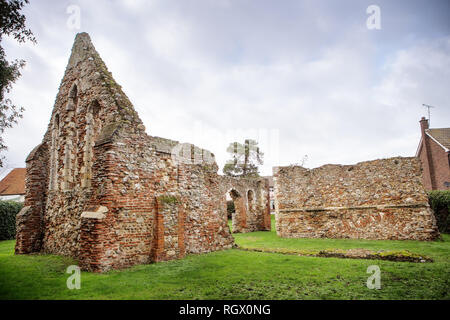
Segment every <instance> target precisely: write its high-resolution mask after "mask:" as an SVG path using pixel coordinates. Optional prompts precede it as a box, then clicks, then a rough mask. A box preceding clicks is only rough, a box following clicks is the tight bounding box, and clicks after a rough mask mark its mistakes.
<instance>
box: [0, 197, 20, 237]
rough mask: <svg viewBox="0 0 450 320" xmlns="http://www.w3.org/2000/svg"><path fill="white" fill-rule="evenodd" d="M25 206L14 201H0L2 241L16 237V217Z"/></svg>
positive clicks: (0, 233)
mask: <svg viewBox="0 0 450 320" xmlns="http://www.w3.org/2000/svg"><path fill="white" fill-rule="evenodd" d="M22 207H23V204H22V203H18V202H14V201H0V240H10V239H14V238H15V237H16V215H17V214H18V213H19V211H20V210H21V209H22Z"/></svg>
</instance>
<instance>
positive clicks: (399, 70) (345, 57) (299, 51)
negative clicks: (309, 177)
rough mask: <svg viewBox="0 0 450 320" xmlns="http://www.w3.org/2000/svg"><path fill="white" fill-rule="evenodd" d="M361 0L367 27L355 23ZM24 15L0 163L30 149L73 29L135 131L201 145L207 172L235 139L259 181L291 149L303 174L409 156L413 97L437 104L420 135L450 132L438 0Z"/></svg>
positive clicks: (291, 159) (93, 8) (448, 79)
mask: <svg viewBox="0 0 450 320" xmlns="http://www.w3.org/2000/svg"><path fill="white" fill-rule="evenodd" d="M373 4H374V5H377V6H379V8H380V18H381V20H380V26H381V29H379V30H378V29H368V28H367V24H366V21H367V19H368V18H369V16H371V14H368V13H367V12H366V9H367V7H368V6H369V5H373ZM71 5H76V6H78V8H79V9H80V28H79V29H77V28H76V23H75V24H74V21H76V20H73V18H74V15H73V12H74V11H70V10H69V11H70V12H72V14H70V13H67V10H68V8H69V7H70V6H71ZM24 13H25V14H26V16H27V22H28V26H29V27H30V28H31V29H32V31H33V32H34V34H35V36H36V38H37V41H38V43H37V44H36V45H32V44H25V45H18V44H17V43H16V42H14V41H13V40H11V39H4V41H3V43H2V44H3V45H4V46H5V49H6V52H7V54H8V58H9V59H15V58H20V59H24V60H26V61H27V65H26V67H25V69H24V70H23V73H22V77H21V79H20V80H19V81H18V82H17V83H16V84H15V85H14V88H13V91H12V93H11V95H10V97H11V99H12V100H13V101H14V102H15V103H16V104H18V105H23V106H24V107H25V108H26V111H25V113H24V118H23V119H21V120H20V122H19V124H18V125H17V126H16V127H15V128H13V129H10V130H9V131H7V133H6V135H5V140H6V143H7V145H8V146H9V150H8V152H7V153H6V154H5V155H6V166H7V168H11V167H24V166H25V163H24V161H25V158H26V156H27V155H28V153H29V152H30V151H31V150H32V149H33V147H34V146H36V145H37V144H39V143H40V142H41V140H42V137H43V135H44V133H45V130H46V129H47V125H48V121H49V120H50V115H51V111H52V108H53V104H54V101H55V97H56V94H57V90H58V87H59V84H60V81H61V79H62V77H63V74H64V70H65V67H66V64H67V62H68V59H69V55H70V49H71V47H72V44H73V40H74V37H75V34H76V33H77V32H83V31H84V32H88V33H89V34H90V36H91V39H92V41H93V44H94V46H95V47H96V49H97V51H98V52H99V53H100V56H101V57H102V58H103V60H104V61H105V63H106V65H107V66H108V68H109V70H110V71H111V72H112V74H113V76H114V78H115V79H116V81H117V82H118V83H119V84H120V85H121V86H122V88H123V90H124V92H125V93H126V94H127V95H128V97H129V98H130V100H131V102H132V103H133V104H134V106H135V108H136V110H137V111H138V113H139V115H140V117H141V119H142V120H143V122H144V124H145V125H146V129H147V133H148V134H150V135H155V136H161V137H165V138H170V139H174V140H178V141H180V142H191V143H194V144H196V145H198V146H200V147H202V148H206V149H209V150H210V151H212V152H213V153H214V154H215V155H216V159H217V162H218V164H219V167H220V168H222V167H223V164H224V163H225V161H226V159H227V154H226V147H227V144H228V143H229V142H232V141H234V140H236V139H238V140H239V141H243V140H244V139H245V138H253V139H256V140H258V141H259V142H260V145H261V148H262V150H263V151H264V152H265V164H264V166H263V167H262V174H264V175H270V174H271V172H272V166H276V165H289V164H292V163H301V162H302V159H303V157H304V155H307V156H308V159H307V160H306V161H305V162H304V166H305V167H308V168H313V167H317V166H320V165H323V164H327V163H341V164H351V163H356V162H359V161H364V160H372V159H377V158H385V157H392V156H414V155H415V152H416V148H417V145H418V143H419V139H420V130H419V122H418V121H419V120H420V118H421V117H422V116H425V115H426V109H425V108H424V107H422V103H427V104H430V105H433V106H436V108H434V109H432V114H431V126H432V127H436V128H439V127H450V1H448V0H442V1H438V0H427V1H425V0H423V1H411V0H407V1H406V0H405V1H400V0H389V1H379V0H371V1H364V0H354V1H342V0H341V1H331V0H329V1H318V0H311V1H299V0H292V1H289V0H283V1H275V0H267V1H263V0H193V1H186V0H179V1H175V0H152V1H147V0H146V1H143V0H142V1H137V0H136V1H132V0H129V1H125V0H124V1H118V0H117V1H114V0H109V1H108V0H100V1H98V0H97V1H88V0H85V1H76V0H73V1H54V0H47V1H45V0H39V1H32V2H31V3H30V4H29V5H28V6H27V7H26V8H25V9H24ZM74 27H75V28H74ZM0 170H3V174H4V173H6V172H7V171H9V170H6V172H5V168H4V169H0ZM220 171H221V170H220Z"/></svg>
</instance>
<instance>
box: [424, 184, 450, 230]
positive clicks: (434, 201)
mask: <svg viewBox="0 0 450 320" xmlns="http://www.w3.org/2000/svg"><path fill="white" fill-rule="evenodd" d="M428 196H429V201H430V206H431V208H432V209H433V211H434V215H435V216H436V221H437V225H438V228H439V232H442V233H450V216H449V214H448V213H449V211H450V190H433V191H430V192H429V193H428Z"/></svg>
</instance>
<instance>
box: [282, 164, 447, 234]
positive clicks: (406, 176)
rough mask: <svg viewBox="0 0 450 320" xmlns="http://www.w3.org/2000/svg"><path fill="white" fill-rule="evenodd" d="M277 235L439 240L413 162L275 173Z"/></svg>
mask: <svg viewBox="0 0 450 320" xmlns="http://www.w3.org/2000/svg"><path fill="white" fill-rule="evenodd" d="M274 183H275V207H276V228H277V234H278V235H279V236H281V237H286V238H289V237H293V238H295V237H297V238H356V239H415V240H433V239H435V238H436V237H437V236H438V234H439V233H438V230H437V227H436V221H435V218H434V215H433V213H432V211H431V209H430V207H429V205H428V197H427V194H426V192H425V190H424V187H423V184H422V175H421V167H420V161H419V160H418V159H417V158H401V157H397V158H391V159H382V160H375V161H366V162H361V163H358V164H356V165H325V166H322V167H319V168H316V169H312V170H309V169H305V168H302V167H298V166H290V167H276V168H274Z"/></svg>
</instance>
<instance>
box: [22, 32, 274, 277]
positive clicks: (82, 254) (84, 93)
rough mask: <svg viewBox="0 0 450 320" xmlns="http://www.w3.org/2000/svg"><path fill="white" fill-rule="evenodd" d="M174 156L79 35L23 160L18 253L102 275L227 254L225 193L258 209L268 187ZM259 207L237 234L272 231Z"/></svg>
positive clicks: (189, 151) (197, 156) (199, 157)
mask: <svg viewBox="0 0 450 320" xmlns="http://www.w3.org/2000/svg"><path fill="white" fill-rule="evenodd" d="M179 146H181V144H179V143H178V142H177V141H172V140H168V139H164V138H159V137H151V136H149V135H147V134H146V133H145V127H144V126H143V125H142V121H141V120H140V119H139V117H138V115H137V113H136V112H135V110H134V108H133V106H132V105H131V103H130V101H129V100H128V98H127V97H126V95H125V94H124V93H123V91H122V90H121V88H120V86H119V85H117V84H116V83H115V81H114V79H113V78H112V76H111V74H110V73H109V72H108V71H107V69H106V66H105V64H104V63H103V61H102V60H101V59H100V57H99V55H98V53H97V52H96V51H95V49H94V47H93V45H92V43H91V42H90V39H89V36H88V35H87V34H79V35H77V38H76V40H75V43H74V46H73V48H72V55H71V57H70V59H69V64H68V66H67V69H66V72H65V75H64V77H63V80H62V82H61V86H60V88H59V92H58V95H57V97H56V101H55V106H54V109H53V112H52V116H51V119H50V123H49V126H48V130H47V132H46V134H45V136H44V138H43V141H42V143H41V144H40V145H39V146H38V147H37V148H36V149H35V150H33V152H32V153H31V154H30V156H29V157H28V159H27V194H26V200H25V204H26V207H25V208H24V210H23V211H22V212H21V214H20V215H19V216H18V220H17V226H18V232H17V244H16V253H18V254H21V253H31V252H48V253H53V254H61V255H67V256H72V257H74V258H77V259H78V260H79V263H80V266H81V267H82V268H83V269H84V270H92V271H107V270H110V269H116V268H124V267H128V266H132V265H135V264H141V263H149V262H156V261H163V260H169V259H178V258H182V257H183V256H184V255H185V254H186V253H203V252H210V251H214V250H221V249H226V248H230V247H231V246H232V245H233V243H234V241H233V238H232V236H231V234H230V230H229V228H228V223H227V215H226V199H225V193H226V192H227V191H228V190H229V189H230V188H231V187H233V188H235V189H238V190H239V191H240V192H241V193H242V195H243V198H242V204H243V205H245V203H246V202H245V201H244V198H245V195H246V192H248V190H250V189H251V190H252V192H253V194H255V195H256V197H259V198H258V199H262V200H261V201H263V200H264V199H263V198H264V197H263V196H262V195H263V194H264V195H266V194H268V186H267V184H264V183H261V182H255V181H256V180H255V181H253V180H249V181H243V180H242V181H240V180H239V179H231V178H230V179H228V178H223V177H221V176H219V175H218V174H217V165H216V163H215V160H214V156H213V155H212V154H211V153H210V152H209V151H206V150H202V149H200V148H197V147H195V146H193V145H190V144H189V145H184V147H186V146H187V148H184V147H183V148H178V149H177V150H178V151H182V152H181V153H182V156H183V157H187V158H188V160H189V161H178V160H180V159H176V160H174V158H173V156H172V154H173V150H174V148H176V147H179ZM264 188H265V189H264ZM255 203H256V201H255ZM263 207H264V204H262V202H258V210H259V209H261V210H260V211H256V207H255V208H253V207H252V208H251V210H247V211H245V210H242V219H241V220H240V222H239V223H240V230H241V231H242V232H248V231H253V230H265V229H264V228H266V229H267V220H268V221H269V228H270V217H269V219H267V217H263V214H264V212H265V211H264V210H263ZM267 208H268V202H267Z"/></svg>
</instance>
